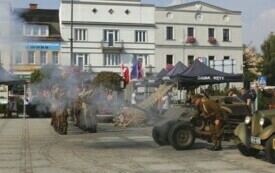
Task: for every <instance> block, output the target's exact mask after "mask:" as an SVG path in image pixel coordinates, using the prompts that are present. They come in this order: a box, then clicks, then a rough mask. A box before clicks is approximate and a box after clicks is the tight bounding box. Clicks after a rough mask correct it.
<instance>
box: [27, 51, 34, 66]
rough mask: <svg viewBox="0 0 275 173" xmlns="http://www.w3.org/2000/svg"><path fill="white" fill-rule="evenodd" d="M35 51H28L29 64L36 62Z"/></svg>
mask: <svg viewBox="0 0 275 173" xmlns="http://www.w3.org/2000/svg"><path fill="white" fill-rule="evenodd" d="M34 58H35V57H34V51H28V64H34Z"/></svg>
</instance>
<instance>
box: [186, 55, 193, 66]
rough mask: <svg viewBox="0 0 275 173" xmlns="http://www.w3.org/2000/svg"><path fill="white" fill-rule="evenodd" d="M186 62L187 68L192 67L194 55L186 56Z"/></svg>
mask: <svg viewBox="0 0 275 173" xmlns="http://www.w3.org/2000/svg"><path fill="white" fill-rule="evenodd" d="M187 61H188V62H187V63H188V65H189V66H190V65H192V64H193V62H194V55H188V57H187Z"/></svg>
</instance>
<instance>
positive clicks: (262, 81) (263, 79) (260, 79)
mask: <svg viewBox="0 0 275 173" xmlns="http://www.w3.org/2000/svg"><path fill="white" fill-rule="evenodd" d="M266 82H267V78H266V76H259V77H258V83H259V85H260V86H266Z"/></svg>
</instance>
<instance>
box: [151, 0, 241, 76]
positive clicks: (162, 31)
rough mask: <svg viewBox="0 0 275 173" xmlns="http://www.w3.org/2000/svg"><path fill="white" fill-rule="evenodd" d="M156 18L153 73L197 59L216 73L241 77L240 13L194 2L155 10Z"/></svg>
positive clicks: (187, 63)
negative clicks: (221, 72) (236, 74)
mask: <svg viewBox="0 0 275 173" xmlns="http://www.w3.org/2000/svg"><path fill="white" fill-rule="evenodd" d="M155 18H156V27H157V29H156V33H155V34H156V35H157V37H156V40H155V43H156V60H155V62H156V64H155V65H156V71H160V70H161V69H162V68H164V67H165V66H166V65H167V64H173V65H174V64H176V63H177V62H178V61H182V62H183V63H184V64H186V65H189V64H191V63H192V62H193V61H194V59H196V58H200V59H202V60H203V61H204V62H205V63H206V64H207V65H211V64H212V65H211V66H212V67H213V66H215V68H216V69H218V70H221V71H225V72H234V73H242V64H243V63H242V55H243V47H242V44H243V42H242V34H241V33H242V24H241V12H239V11H230V10H227V9H223V8H220V7H216V6H213V5H210V4H207V3H204V2H200V1H197V2H192V3H186V4H180V5H174V6H169V7H157V8H156V17H155ZM188 37H189V39H188ZM192 37H193V38H192ZM210 37H211V39H210V40H209V38H210ZM213 38H214V39H213ZM188 40H189V41H188ZM192 42H193V43H192ZM210 42H212V43H210ZM211 60H214V61H212V62H210V61H211ZM213 63H214V64H213ZM232 63H233V65H232Z"/></svg>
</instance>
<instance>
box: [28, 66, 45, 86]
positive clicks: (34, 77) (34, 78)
mask: <svg viewBox="0 0 275 173" xmlns="http://www.w3.org/2000/svg"><path fill="white" fill-rule="evenodd" d="M43 79H44V74H43V73H42V71H41V70H40V69H36V70H35V71H34V72H33V73H32V74H31V79H30V82H31V83H32V84H37V83H39V82H41V81H42V80H43Z"/></svg>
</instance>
